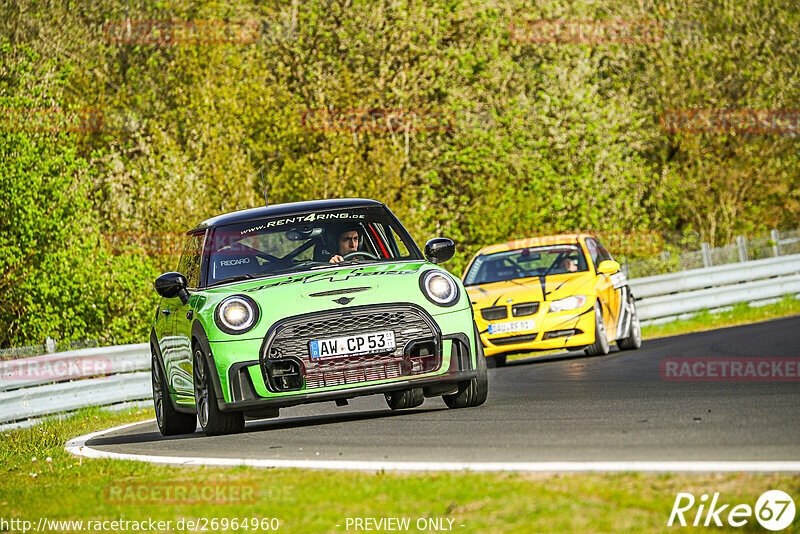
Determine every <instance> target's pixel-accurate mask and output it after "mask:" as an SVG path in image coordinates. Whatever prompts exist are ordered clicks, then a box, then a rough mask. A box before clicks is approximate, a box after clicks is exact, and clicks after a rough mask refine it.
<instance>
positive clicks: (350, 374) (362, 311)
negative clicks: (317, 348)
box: [261, 306, 442, 390]
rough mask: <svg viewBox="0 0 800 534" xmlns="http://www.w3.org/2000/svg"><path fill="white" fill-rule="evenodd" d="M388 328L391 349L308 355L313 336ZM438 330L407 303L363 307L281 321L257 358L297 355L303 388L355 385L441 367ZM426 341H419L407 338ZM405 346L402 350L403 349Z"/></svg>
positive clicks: (322, 336) (431, 320) (332, 335)
mask: <svg viewBox="0 0 800 534" xmlns="http://www.w3.org/2000/svg"><path fill="white" fill-rule="evenodd" d="M379 330H392V331H394V336H395V349H394V350H393V351H391V352H388V351H387V352H384V353H380V354H371V355H368V356H345V357H341V358H330V359H322V360H320V359H311V355H310V354H309V350H308V343H309V341H312V340H318V339H325V338H332V337H340V336H348V335H353V334H363V333H367V332H375V331H379ZM440 336H441V334H440V333H439V331H438V328H436V326H435V323H434V322H433V319H431V317H430V316H429V315H428V314H427V313H426V312H425V311H423V310H422V309H420V308H416V307H411V306H368V307H364V308H351V309H348V310H346V311H344V310H334V311H327V312H320V313H315V314H310V315H305V316H302V317H295V318H290V319H287V320H284V321H282V322H281V323H279V324H278V326H277V327H275V328H273V329H272V330H271V331H270V333H269V334H268V339H267V341H266V342H265V344H264V347H263V350H262V354H261V359H262V365H261V369H262V373H264V375H265V380H267V383H269V382H268V378H269V377H268V376H267V371H266V366H265V365H264V364H263V362H264V361H265V360H279V359H287V358H288V359H296V360H299V361H300V362H302V365H303V373H304V378H305V388H304V389H306V390H310V389H317V388H322V387H328V386H338V385H343V384H356V383H360V382H369V381H373V380H383V379H387V378H398V377H401V376H414V375H419V374H423V373H428V372H431V371H435V370H437V369H439V368H440V367H441V363H442V362H441V359H442V357H441V348H440V346H441V342H440ZM419 340H427V342H423V343H414V344H413V345H409V343H410V342H411V341H415V342H416V341H419ZM406 347H408V349H409V350H408V351H407V353H404V351H405V349H406Z"/></svg>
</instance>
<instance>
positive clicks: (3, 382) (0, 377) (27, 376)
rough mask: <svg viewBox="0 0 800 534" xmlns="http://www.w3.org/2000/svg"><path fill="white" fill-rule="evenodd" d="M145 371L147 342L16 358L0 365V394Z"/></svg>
mask: <svg viewBox="0 0 800 534" xmlns="http://www.w3.org/2000/svg"><path fill="white" fill-rule="evenodd" d="M149 368H150V347H149V346H148V344H147V343H137V344H135V345H117V346H114V347H99V348H90V349H79V350H71V351H68V352H58V353H54V354H47V355H45V356H33V357H30V358H18V359H15V360H6V361H3V362H0V392H2V391H10V390H13V389H19V388H29V387H31V386H37V385H40V384H48V383H50V382H64V381H67V380H75V379H79V378H89V377H92V376H104V375H113V374H120V373H130V372H133V371H144V370H147V369H149ZM0 422H2V417H1V416H0Z"/></svg>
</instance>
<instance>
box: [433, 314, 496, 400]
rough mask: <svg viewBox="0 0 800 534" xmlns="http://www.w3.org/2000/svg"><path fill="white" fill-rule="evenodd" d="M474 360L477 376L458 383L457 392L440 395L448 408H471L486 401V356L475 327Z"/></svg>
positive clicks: (487, 393) (487, 377)
mask: <svg viewBox="0 0 800 534" xmlns="http://www.w3.org/2000/svg"><path fill="white" fill-rule="evenodd" d="M475 348H476V352H477V354H476V355H475V360H476V362H477V364H478V376H477V377H476V378H473V379H472V380H465V381H464V382H459V383H458V393H454V394H452V395H442V399H443V400H444V403H445V404H446V405H447V407H448V408H472V407H474V406H480V405H481V404H483V403H484V402H486V397H487V396H488V395H489V376H488V372H487V371H486V356H484V355H483V345H482V344H481V338H480V337H479V336H478V329H477V328H476V329H475Z"/></svg>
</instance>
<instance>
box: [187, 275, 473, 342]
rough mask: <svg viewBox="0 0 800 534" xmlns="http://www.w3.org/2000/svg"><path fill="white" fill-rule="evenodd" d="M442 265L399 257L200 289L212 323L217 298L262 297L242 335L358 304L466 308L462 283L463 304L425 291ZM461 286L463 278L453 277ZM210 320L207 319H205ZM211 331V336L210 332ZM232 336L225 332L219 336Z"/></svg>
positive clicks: (433, 310)
mask: <svg viewBox="0 0 800 534" xmlns="http://www.w3.org/2000/svg"><path fill="white" fill-rule="evenodd" d="M430 269H436V270H442V271H443V270H444V269H442V268H441V267H438V266H436V265H433V264H431V263H428V262H421V261H420V262H398V263H381V264H367V265H349V266H347V267H339V268H337V267H331V268H325V269H320V270H314V271H305V272H300V273H292V274H290V275H286V276H275V277H269V278H262V279H258V280H248V281H246V282H238V283H235V284H227V285H225V286H221V287H212V288H209V289H207V290H205V291H202V292H200V293H201V296H200V299H201V301H200V302H198V307H200V308H202V310H203V313H204V314H206V315H207V316H208V320H210V321H212V324H213V312H214V309H215V308H216V305H217V303H219V302H220V301H221V300H222V299H224V298H225V297H227V296H230V295H234V294H236V295H247V296H249V297H251V298H252V299H253V300H255V301H256V303H258V306H259V308H260V314H261V319H260V320H259V323H258V325H257V326H256V327H255V328H254V329H253V330H251V331H250V332H248V333H247V334H244V335H242V337H240V336H236V338H238V339H242V338H256V337H264V336H265V335H266V333H267V330H268V329H269V327H270V326H272V324H273V323H275V321H278V320H280V319H283V318H285V317H290V316H296V315H303V314H307V313H314V312H320V311H325V310H341V311H346V310H347V309H348V308H353V307H355V306H368V305H375V304H387V303H392V302H404V303H411V304H415V305H417V306H420V307H422V308H424V309H425V310H427V311H428V313H430V314H431V315H438V314H441V313H449V312H454V311H458V310H463V309H464V308H467V307H468V306H469V303H468V300H467V297H466V295H465V292H464V291H463V289H462V290H461V296H460V298H459V302H458V304H456V305H455V306H452V307H449V308H443V307H439V306H436V305H434V304H433V303H431V302H430V301H428V300H427V298H426V297H425V296H424V295H423V294H422V291H421V289H420V285H419V277H420V275H421V274H422V272H424V271H427V270H430ZM453 279H454V280H455V281H456V283H457V285H459V286H460V287H461V283H460V280H458V278H456V277H453ZM204 322H206V324H209V323H208V321H204ZM209 337H210V338H211V337H215V338H216V337H217V336H212V335H211V334H210V333H209ZM223 338H225V339H231V336H225V335H221V336H219V338H218V339H223Z"/></svg>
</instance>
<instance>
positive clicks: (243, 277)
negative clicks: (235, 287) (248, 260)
mask: <svg viewBox="0 0 800 534" xmlns="http://www.w3.org/2000/svg"><path fill="white" fill-rule="evenodd" d="M250 278H255V275H252V274H237V275H236V276H229V277H228V278H223V279H222V280H217V281H216V282H212V283H210V284H208V287H211V286H216V285H219V284H226V283H228V282H237V281H239V280H248V279H250Z"/></svg>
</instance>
